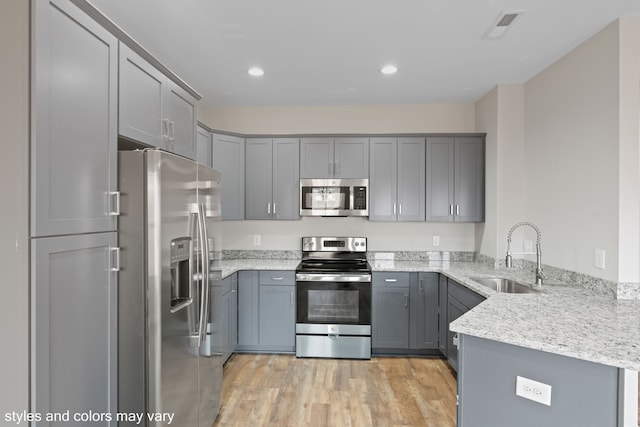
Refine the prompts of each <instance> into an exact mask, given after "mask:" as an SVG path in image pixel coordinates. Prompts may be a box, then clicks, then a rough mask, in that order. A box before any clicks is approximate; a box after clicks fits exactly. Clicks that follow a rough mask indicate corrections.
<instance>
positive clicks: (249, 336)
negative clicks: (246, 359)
mask: <svg viewBox="0 0 640 427" xmlns="http://www.w3.org/2000/svg"><path fill="white" fill-rule="evenodd" d="M258 297H259V287H258V272H257V271H240V272H238V347H239V348H240V349H242V347H245V349H255V348H257V346H258V309H259V307H258Z"/></svg>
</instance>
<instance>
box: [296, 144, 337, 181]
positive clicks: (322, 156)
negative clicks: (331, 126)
mask: <svg viewBox="0 0 640 427" xmlns="http://www.w3.org/2000/svg"><path fill="white" fill-rule="evenodd" d="M333 148H334V146H333V138H302V139H301V140H300V178H333Z"/></svg>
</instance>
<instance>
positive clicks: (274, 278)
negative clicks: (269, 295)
mask: <svg viewBox="0 0 640 427" xmlns="http://www.w3.org/2000/svg"><path fill="white" fill-rule="evenodd" d="M271 280H273V281H276V280H284V277H272V278H271Z"/></svg>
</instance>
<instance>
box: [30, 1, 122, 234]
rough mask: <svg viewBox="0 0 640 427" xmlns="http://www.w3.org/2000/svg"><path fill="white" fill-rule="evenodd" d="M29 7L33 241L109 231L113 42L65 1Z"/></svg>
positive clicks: (113, 208)
mask: <svg viewBox="0 0 640 427" xmlns="http://www.w3.org/2000/svg"><path fill="white" fill-rule="evenodd" d="M33 5H34V26H35V29H36V31H34V41H33V42H34V46H33V48H34V52H35V54H34V60H33V64H32V65H33V67H34V78H33V80H32V82H33V96H34V103H33V107H32V108H33V114H32V118H33V120H34V126H35V128H34V129H35V132H34V134H33V142H32V145H31V208H32V209H31V212H32V214H31V215H32V216H31V235H32V236H51V235H61V234H75V233H93V232H103V231H115V230H116V226H117V225H116V217H117V210H118V201H117V198H118V195H117V194H116V192H117V182H116V178H117V177H116V175H117V142H118V123H117V120H116V118H117V112H118V92H117V87H118V41H117V40H116V38H115V37H114V36H113V35H111V34H110V33H109V32H107V31H106V30H105V29H104V28H102V27H101V26H100V25H98V24H97V23H95V22H94V21H93V20H92V19H90V18H89V17H87V16H86V15H85V14H84V13H83V12H81V11H80V10H79V9H77V8H76V7H75V6H74V5H72V4H71V3H70V2H67V1H53V0H52V1H38V2H34V3H33ZM69 70H71V71H69ZM80 82H81V83H80Z"/></svg>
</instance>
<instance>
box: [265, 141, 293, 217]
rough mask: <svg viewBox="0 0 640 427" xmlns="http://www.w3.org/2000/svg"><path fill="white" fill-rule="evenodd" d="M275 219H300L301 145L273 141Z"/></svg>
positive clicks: (291, 142)
mask: <svg viewBox="0 0 640 427" xmlns="http://www.w3.org/2000/svg"><path fill="white" fill-rule="evenodd" d="M272 201H273V210H272V212H273V218H274V219H300V143H299V141H298V139H295V138H275V139H274V140H273V199H272Z"/></svg>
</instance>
